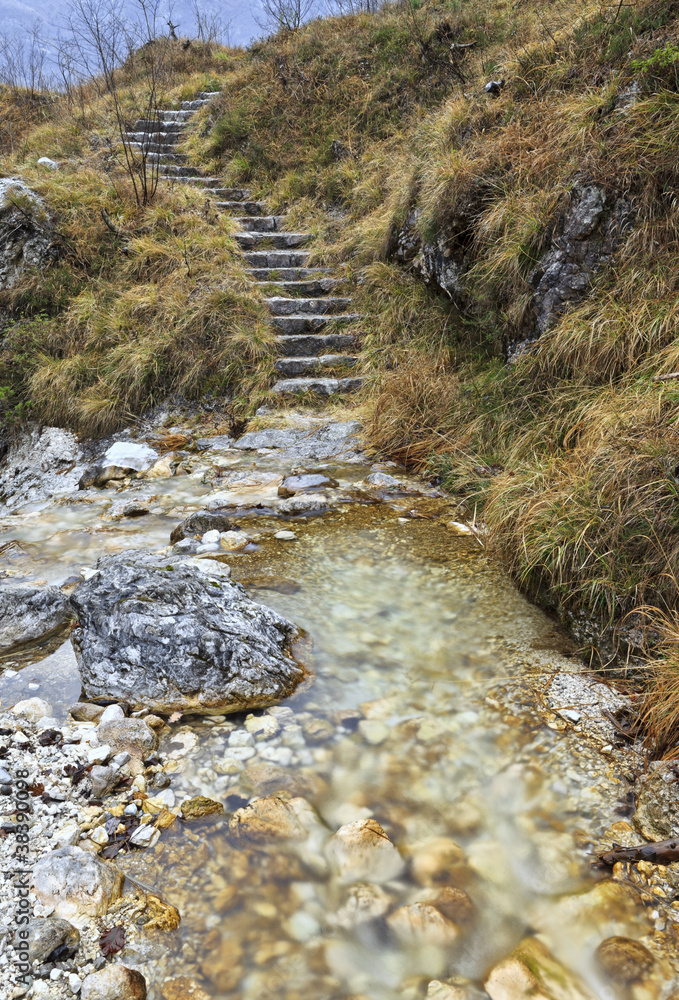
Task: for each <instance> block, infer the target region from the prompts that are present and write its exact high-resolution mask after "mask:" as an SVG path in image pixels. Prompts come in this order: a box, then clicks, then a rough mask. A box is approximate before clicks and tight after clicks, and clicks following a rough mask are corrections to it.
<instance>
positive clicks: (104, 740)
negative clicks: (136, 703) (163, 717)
mask: <svg viewBox="0 0 679 1000" xmlns="http://www.w3.org/2000/svg"><path fill="white" fill-rule="evenodd" d="M116 707H117V706H116ZM104 714H105V713H104ZM97 738H98V739H99V742H100V743H101V744H102V745H104V744H107V745H108V746H110V747H111V750H112V752H113V754H118V753H129V755H130V756H131V757H136V758H138V759H139V760H146V759H147V758H148V757H150V756H151V754H152V753H153V752H154V751H155V750H157V749H158V736H157V734H156V733H154V731H153V730H152V729H150V728H149V727H148V726H147V725H146V723H145V722H144V720H143V719H126V718H124V717H123V718H122V719H121V718H117V719H115V718H114V719H109V720H108V721H105V720H104V719H102V721H101V722H100V723H99V725H98V726H97Z"/></svg>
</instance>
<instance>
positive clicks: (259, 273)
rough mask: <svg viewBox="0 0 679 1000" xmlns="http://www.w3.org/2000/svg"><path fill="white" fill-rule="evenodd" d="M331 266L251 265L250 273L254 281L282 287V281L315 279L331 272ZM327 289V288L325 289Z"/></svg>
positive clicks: (248, 271) (247, 272) (248, 270)
mask: <svg viewBox="0 0 679 1000" xmlns="http://www.w3.org/2000/svg"><path fill="white" fill-rule="evenodd" d="M330 271H331V268H329V267H279V268H275V267H250V268H248V269H247V271H246V274H248V275H249V276H250V277H251V278H252V280H253V281H261V282H264V283H266V284H269V285H271V284H275V285H278V286H279V287H280V285H281V282H286V281H289V282H297V281H304V280H305V279H307V278H309V279H313V278H314V277H315V276H316V275H320V274H329V273H330ZM323 291H325V289H323Z"/></svg>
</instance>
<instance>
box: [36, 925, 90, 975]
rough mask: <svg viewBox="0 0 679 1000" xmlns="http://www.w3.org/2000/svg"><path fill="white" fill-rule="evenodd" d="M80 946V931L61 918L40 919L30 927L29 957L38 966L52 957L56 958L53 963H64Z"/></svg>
mask: <svg viewBox="0 0 679 1000" xmlns="http://www.w3.org/2000/svg"><path fill="white" fill-rule="evenodd" d="M79 945H80V931H79V930H78V929H77V928H76V927H74V926H73V924H69V922H68V920H62V918H61V917H38V918H37V919H35V920H31V922H30V924H29V926H28V957H29V961H30V962H32V963H36V964H37V965H42V963H43V962H46V961H47V960H48V959H49V958H50V957H51V956H54V957H53V958H52V961H63V959H65V958H67V957H69V956H70V955H73V954H74V953H75V952H76V951H77V950H78V947H79ZM55 952H56V955H54V953H55Z"/></svg>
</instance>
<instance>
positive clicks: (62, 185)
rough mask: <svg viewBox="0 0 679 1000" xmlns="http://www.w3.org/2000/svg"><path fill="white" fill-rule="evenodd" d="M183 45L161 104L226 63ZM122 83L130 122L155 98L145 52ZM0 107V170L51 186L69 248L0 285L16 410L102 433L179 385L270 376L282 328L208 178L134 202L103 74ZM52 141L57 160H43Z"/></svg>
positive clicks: (202, 388)
mask: <svg viewBox="0 0 679 1000" xmlns="http://www.w3.org/2000/svg"><path fill="white" fill-rule="evenodd" d="M175 49H176V52H174V53H172V59H171V60H170V64H169V65H167V66H166V67H165V79H164V81H163V83H164V87H163V86H162V85H161V95H160V101H159V103H161V105H162V106H177V102H178V101H180V100H182V99H183V98H185V97H187V96H192V95H193V94H194V93H195V92H196V91H198V90H201V89H205V88H207V89H210V88H211V87H214V86H219V85H220V72H222V71H223V69H224V66H228V65H230V56H229V53H228V52H224V51H220V50H202V51H200V50H199V51H193V50H189V52H188V53H186V54H185V53H183V52H182V50H181V47H180V45H179V44H177V45H176V46H175ZM121 83H122V99H123V102H124V104H125V108H126V110H127V113H128V114H129V117H130V121H134V120H135V118H136V117H138V114H139V113H138V110H137V109H138V108H140V107H143V93H142V92H143V85H142V83H141V82H140V73H139V69H138V67H136V66H135V65H134V63H132V64H131V65H130V66H128V67H127V69H126V73H125V78H124V79H123V80H122V81H121ZM0 113H2V116H3V120H4V121H5V122H7V123H8V125H7V127H6V129H5V132H4V136H3V138H4V143H3V144H2V149H1V151H2V153H3V154H4V155H3V157H2V169H3V172H4V173H5V175H10V176H20V177H21V178H23V179H24V180H25V181H26V182H27V183H28V184H29V185H30V186H31V187H33V189H34V190H35V191H37V192H38V193H39V194H40V195H42V196H43V197H44V199H45V202H46V204H47V206H48V208H49V212H50V220H49V221H48V223H47V224H48V225H49V226H50V227H53V236H54V239H55V240H56V242H57V243H58V245H59V246H60V249H61V259H60V261H59V262H58V263H57V264H56V265H54V266H53V267H51V268H48V269H47V270H46V271H44V272H42V273H34V274H28V275H26V276H25V277H24V278H23V280H21V282H20V283H19V284H17V285H16V286H15V287H14V288H12V289H11V290H10V291H8V292H5V293H3V294H2V296H0V305H1V306H2V307H4V308H5V309H6V310H9V311H10V314H11V315H12V317H13V318H14V319H15V320H19V322H18V323H16V324H15V325H14V326H12V327H11V328H10V330H9V332H8V333H7V335H6V336H5V340H4V343H3V349H2V352H1V353H0V387H4V391H0V405H1V406H2V407H3V408H4V420H5V422H6V423H11V422H13V421H16V420H18V419H20V418H22V417H24V416H25V415H29V416H30V415H34V416H35V417H37V418H38V419H40V420H44V421H48V422H54V423H61V424H66V425H69V426H72V427H74V428H76V429H77V430H79V431H82V432H83V433H85V434H87V435H97V434H102V433H107V432H109V431H111V430H112V429H114V428H116V427H119V426H121V425H122V424H123V423H124V422H125V421H126V420H129V418H130V416H131V415H133V414H135V413H138V412H140V410H143V409H144V408H146V407H148V406H149V405H152V404H153V403H154V402H158V401H159V400H161V399H163V398H164V397H166V396H167V395H168V394H171V393H173V392H179V393H182V394H184V395H185V396H188V397H190V398H198V397H199V396H201V395H203V394H205V393H207V392H213V393H216V394H220V395H221V394H224V393H225V392H229V391H231V390H234V389H235V388H236V387H239V388H241V389H242V390H244V389H245V388H247V391H249V392H250V393H251V394H253V396H256V394H257V393H258V392H259V391H260V387H263V386H265V385H267V384H268V375H269V371H270V362H269V360H268V359H269V357H270V354H271V351H270V347H269V345H270V340H271V334H270V330H269V327H268V325H267V323H266V316H265V311H264V308H263V306H262V304H261V301H260V297H259V296H257V295H256V294H253V293H252V290H251V287H250V284H249V282H248V281H247V279H246V278H245V276H244V274H243V267H242V263H241V258H240V254H239V251H238V247H237V246H236V244H235V242H234V240H233V237H232V224H231V223H230V222H229V221H228V219H226V218H225V217H222V216H219V215H217V214H216V213H214V212H213V211H207V212H206V211H205V199H204V196H203V195H202V194H201V193H198V192H194V191H193V190H192V189H191V188H190V187H189V186H187V185H179V184H177V185H169V184H167V183H166V182H163V181H162V180H161V182H160V184H159V187H158V193H157V195H156V197H155V199H154V201H153V203H152V204H151V205H150V206H149V207H147V208H140V207H139V206H138V205H137V204H136V201H135V198H134V194H133V190H132V186H131V183H130V180H129V178H128V177H127V176H126V174H125V171H124V169H123V166H122V163H121V159H120V154H119V153H117V151H116V150H117V133H116V126H115V117H114V113H113V108H112V104H111V101H110V99H108V98H107V97H106V95H104V94H101V93H99V92H98V88H97V86H96V84H93V85H92V86H91V87H90V88H89V89H88V90H86V91H85V93H84V94H83V95H82V100H81V101H78V102H74V103H69V102H67V101H66V100H65V99H63V98H59V97H53V98H52V99H45V98H39V99H35V100H32V99H30V98H29V97H28V96H27V95H22V94H18V95H17V94H11V93H9V92H3V93H0ZM202 117H203V118H204V117H205V116H202ZM203 125H204V121H202V119H201V121H200V122H197V127H201V126H203ZM40 156H50V157H52V158H53V159H55V160H57V161H59V163H60V169H59V170H58V171H55V172H52V171H49V170H45V169H44V168H41V167H37V165H36V161H37V159H38V157H40ZM102 209H105V210H106V211H107V212H108V213H109V216H110V217H111V218H112V220H113V223H114V225H115V226H116V227H117V228H118V229H119V230H120V232H121V234H122V235H121V236H117V235H116V234H114V233H113V232H111V231H110V230H109V229H108V228H106V226H105V224H104V222H103V220H102V217H101V210H102Z"/></svg>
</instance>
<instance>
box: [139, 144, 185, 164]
mask: <svg viewBox="0 0 679 1000" xmlns="http://www.w3.org/2000/svg"><path fill="white" fill-rule="evenodd" d="M127 145H128V147H129V148H130V149H131V150H132V152H134V153H147V154H148V155H149V156H150V155H151V154H158V153H159V154H161V157H162V156H168V158H169V159H170V160H177V161H178V162H185V161H182V159H181V158H182V157H184V156H185V154H184V153H179V154H178V153H177V147H176V146H171V145H167V144H165V143H158V142H129V141H128V143H127ZM154 159H155V158H154Z"/></svg>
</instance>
